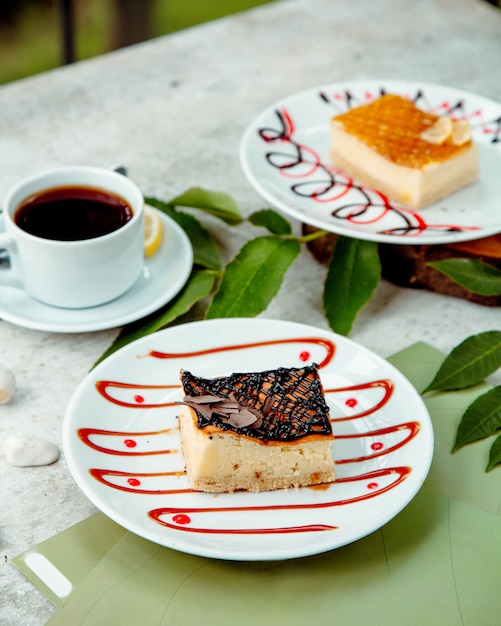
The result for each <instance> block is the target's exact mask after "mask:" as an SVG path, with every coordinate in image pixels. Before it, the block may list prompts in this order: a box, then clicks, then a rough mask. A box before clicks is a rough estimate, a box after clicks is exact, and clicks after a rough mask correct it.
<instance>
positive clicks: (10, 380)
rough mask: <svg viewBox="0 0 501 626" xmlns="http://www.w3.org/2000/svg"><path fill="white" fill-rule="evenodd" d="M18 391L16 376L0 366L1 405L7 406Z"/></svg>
mask: <svg viewBox="0 0 501 626" xmlns="http://www.w3.org/2000/svg"><path fill="white" fill-rule="evenodd" d="M15 391H16V379H15V376H14V374H13V373H12V372H11V371H10V370H8V369H7V368H6V367H4V366H3V365H0V404H7V402H9V401H10V400H11V398H12V396H13V395H14V392H15Z"/></svg>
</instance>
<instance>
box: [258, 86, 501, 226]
mask: <svg viewBox="0 0 501 626" xmlns="http://www.w3.org/2000/svg"><path fill="white" fill-rule="evenodd" d="M385 93H386V90H385V88H384V87H381V88H380V89H379V90H376V92H369V91H367V92H366V93H365V94H364V95H363V97H360V96H357V95H356V94H354V93H353V92H352V91H350V90H344V91H341V92H335V93H333V94H332V95H329V94H327V93H326V92H325V91H320V92H319V93H318V97H319V98H320V100H321V101H322V102H323V103H325V104H326V105H328V106H330V107H332V108H333V109H334V112H333V115H336V114H339V113H342V112H345V111H347V110H348V109H350V108H353V107H356V106H360V105H361V104H366V103H368V102H370V101H372V100H374V99H376V98H378V97H380V96H381V95H384V94H385ZM405 95H406V97H409V98H410V99H411V100H412V101H413V102H414V103H415V104H416V105H417V104H419V105H420V106H421V107H422V108H423V109H425V110H428V111H432V112H434V113H435V114H437V115H452V116H454V117H455V118H456V119H468V120H469V121H470V124H471V126H472V128H473V130H479V131H481V132H483V133H484V134H485V135H488V136H489V141H490V142H491V143H497V142H499V141H500V139H501V116H500V117H498V118H495V119H492V120H485V119H484V118H483V113H482V111H481V110H480V109H478V110H475V111H472V112H470V113H467V111H466V107H465V103H464V101H463V100H462V99H458V100H456V101H454V102H449V101H441V102H440V103H439V105H438V106H435V107H433V106H432V105H431V103H430V102H429V100H428V98H427V97H426V94H425V92H424V90H422V89H418V90H416V92H415V94H414V95H412V96H411V95H410V94H405ZM274 114H275V117H276V123H275V124H272V125H268V126H266V127H262V128H259V129H258V134H259V137H260V139H261V140H262V141H263V142H265V143H266V144H268V145H269V146H270V149H269V150H267V151H266V152H265V154H264V158H265V160H266V161H267V163H268V164H269V165H270V166H271V167H272V168H273V169H275V170H277V171H279V172H280V174H281V175H282V176H284V177H286V178H287V179H289V180H290V187H289V188H290V191H291V192H292V193H293V194H294V195H295V196H297V197H298V198H302V199H303V198H304V199H307V200H311V201H314V202H316V203H319V204H325V205H326V206H328V205H329V204H331V205H334V206H333V207H332V206H330V207H329V209H330V215H331V216H332V217H333V218H334V219H336V220H342V221H345V222H347V223H349V224H350V225H351V226H355V227H357V226H369V225H375V224H381V226H382V228H381V230H379V231H377V232H378V234H381V235H392V236H395V237H405V236H407V237H412V236H416V235H420V234H423V233H424V232H427V233H430V232H432V231H433V232H436V233H437V234H439V233H444V232H464V231H472V230H478V227H477V226H464V225H455V224H437V223H428V222H427V221H426V220H425V219H424V218H423V216H422V215H421V214H419V213H417V212H415V211H412V210H410V209H407V208H405V207H402V206H399V205H396V204H393V203H392V202H391V201H390V200H389V198H388V197H387V196H385V195H384V194H382V193H380V192H378V191H376V190H373V189H369V188H367V187H364V186H362V185H357V184H356V183H355V181H354V180H353V179H352V178H350V177H349V176H347V175H346V174H345V173H344V172H342V171H341V170H340V169H338V168H336V167H335V166H334V165H333V164H330V163H325V162H323V161H322V159H321V158H320V156H319V154H318V152H317V151H316V150H315V149H314V148H312V147H311V146H308V145H306V144H304V143H301V142H300V141H298V140H296V139H295V132H296V127H295V123H294V119H293V118H292V116H291V114H290V112H289V111H288V110H287V108H285V107H282V108H280V109H276V110H275V112H274ZM344 200H346V201H345V202H344ZM388 219H391V223H392V225H391V227H389V228H385V227H384V226H383V224H384V221H385V220H386V221H387V220H388Z"/></svg>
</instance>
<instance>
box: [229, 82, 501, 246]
mask: <svg viewBox="0 0 501 626" xmlns="http://www.w3.org/2000/svg"><path fill="white" fill-rule="evenodd" d="M386 85H388V86H390V89H398V90H402V91H403V90H404V89H405V88H407V89H410V88H412V89H414V90H419V89H432V90H443V91H445V92H447V93H449V94H451V95H452V94H454V95H456V96H457V97H463V98H470V99H471V98H474V99H476V100H479V101H484V102H485V103H486V104H488V105H489V106H495V107H497V108H499V111H500V114H501V102H497V101H496V100H494V99H492V98H489V97H487V96H484V95H481V94H477V93H474V92H470V91H467V90H465V89H462V88H459V87H454V86H449V85H443V84H439V83H431V82H428V81H410V80H404V79H402V80H401V79H395V78H388V79H382V78H368V79H353V80H344V81H343V80H340V81H333V82H328V83H322V84H319V85H314V86H312V87H307V88H305V89H301V90H299V91H297V92H295V93H290V94H288V95H285V96H283V97H282V98H279V99H277V100H275V102H273V103H271V104H268V105H267V106H266V107H264V108H263V109H261V110H260V111H259V112H258V113H257V114H256V115H255V116H254V117H253V119H252V120H251V121H250V122H249V123H248V124H247V125H246V127H245V129H244V131H243V133H242V135H241V138H240V143H239V148H238V154H239V161H240V166H241V169H242V171H243V173H244V175H245V177H246V179H247V181H248V182H249V183H250V184H251V186H252V187H253V189H254V190H255V191H256V192H257V193H258V194H259V195H260V196H261V197H263V198H264V199H265V200H266V201H267V202H269V203H270V204H271V205H272V206H274V207H276V208H277V209H278V210H280V211H282V212H284V213H285V214H286V215H288V216H289V217H293V218H294V219H297V220H298V221H299V222H306V223H308V224H310V225H311V226H314V227H315V228H319V229H322V230H327V231H329V232H331V233H334V234H337V235H342V236H346V237H351V238H353V239H359V240H363V241H372V242H376V243H389V244H395V245H413V244H416V245H435V244H436V245H444V244H447V243H450V244H453V243H459V242H463V241H475V240H478V239H482V238H484V237H488V236H491V235H496V234H499V233H501V219H500V222H499V225H498V226H495V227H492V228H490V229H485V230H483V231H482V234H481V235H479V234H475V231H474V230H471V231H468V230H463V231H458V232H455V233H453V234H449V235H448V236H445V235H443V236H441V235H436V236H426V235H413V236H408V237H398V236H394V235H385V234H379V233H372V232H369V231H363V230H361V231H356V230H350V229H348V228H343V227H342V226H340V227H339V228H335V227H334V226H333V225H332V224H331V223H328V224H327V223H326V222H324V221H322V220H321V219H316V218H315V216H313V217H312V216H311V215H310V214H307V215H303V214H302V213H301V209H300V208H297V209H296V208H294V209H291V208H290V207H287V206H286V205H285V203H283V202H281V201H280V199H277V198H276V196H274V195H273V193H271V192H268V191H267V190H266V189H265V188H264V187H263V186H262V185H261V184H260V183H259V180H258V179H257V176H256V175H255V174H254V172H253V169H252V166H251V165H250V163H249V154H248V143H249V141H250V140H251V138H252V136H253V134H255V131H256V127H257V125H258V123H259V121H260V120H264V119H265V118H266V117H267V116H269V115H270V114H271V113H273V112H274V111H275V110H276V109H277V108H278V107H279V106H280V105H285V104H287V103H289V102H293V101H294V100H297V99H300V98H305V97H308V96H310V95H313V94H315V93H317V94H318V93H319V92H320V91H323V90H328V89H333V88H341V87H343V88H345V89H348V88H349V87H350V86H356V87H357V88H359V89H360V88H361V87H363V88H372V89H375V88H376V87H377V88H378V89H381V88H382V87H385V86H386ZM297 204H298V206H299V205H300V201H299V202H297ZM304 211H305V213H307V210H306V209H304ZM423 211H424V212H425V211H426V209H423ZM416 213H418V214H419V213H420V212H416Z"/></svg>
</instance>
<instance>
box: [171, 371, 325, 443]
mask: <svg viewBox="0 0 501 626" xmlns="http://www.w3.org/2000/svg"><path fill="white" fill-rule="evenodd" d="M181 382H182V385H183V388H184V392H185V394H186V397H185V398H184V399H183V403H184V404H187V405H188V406H190V407H191V408H192V409H194V410H195V412H196V414H197V418H198V427H199V428H201V429H203V428H205V427H207V426H209V425H212V426H217V427H219V428H221V430H233V431H235V432H238V433H240V434H245V435H247V436H249V437H253V438H257V439H261V440H272V441H293V440H296V439H299V438H302V437H307V436H311V435H324V436H325V435H330V434H332V428H331V423H330V419H329V408H328V406H327V404H326V402H325V400H324V397H323V389H322V383H321V381H320V377H319V375H318V365H316V364H313V365H311V366H305V367H303V368H297V369H296V368H284V367H280V368H278V369H276V370H267V371H264V372H255V373H234V374H231V375H230V376H226V377H219V378H213V379H208V378H199V377H197V376H194V375H193V374H191V373H190V372H188V371H185V370H182V371H181Z"/></svg>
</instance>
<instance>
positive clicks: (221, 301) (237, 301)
mask: <svg viewBox="0 0 501 626" xmlns="http://www.w3.org/2000/svg"><path fill="white" fill-rule="evenodd" d="M300 250H301V246H300V245H299V243H298V242H297V241H296V240H295V239H280V238H278V237H258V238H257V239H253V240H251V241H248V242H247V243H246V244H245V245H244V246H243V247H242V249H241V250H240V252H239V253H238V255H237V256H236V257H235V259H234V260H233V261H231V262H230V263H228V265H227V266H226V269H225V271H224V274H223V278H222V280H221V283H220V286H219V290H218V291H217V292H216V294H215V295H214V298H213V300H212V303H211V305H210V306H209V309H208V312H207V317H208V318H215V317H254V316H255V315H259V313H262V312H263V311H264V310H265V309H266V308H267V307H268V305H269V303H270V302H271V300H272V299H273V298H274V297H275V296H276V295H277V293H278V291H279V289H280V286H281V284H282V281H283V278H284V276H285V273H286V272H287V270H288V269H289V266H290V265H291V264H292V262H293V261H294V259H295V258H296V257H297V256H298V254H299V252H300Z"/></svg>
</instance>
